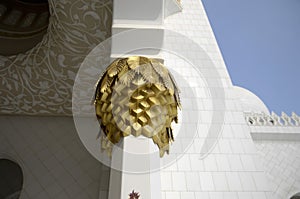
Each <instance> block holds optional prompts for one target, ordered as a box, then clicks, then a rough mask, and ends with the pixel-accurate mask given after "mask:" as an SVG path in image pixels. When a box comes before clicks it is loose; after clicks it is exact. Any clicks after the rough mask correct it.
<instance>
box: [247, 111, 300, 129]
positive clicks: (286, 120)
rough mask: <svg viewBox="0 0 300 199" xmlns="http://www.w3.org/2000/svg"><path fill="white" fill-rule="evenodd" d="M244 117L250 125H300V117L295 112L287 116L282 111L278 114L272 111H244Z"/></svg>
mask: <svg viewBox="0 0 300 199" xmlns="http://www.w3.org/2000/svg"><path fill="white" fill-rule="evenodd" d="M245 119H246V121H247V123H248V125H250V126H300V117H299V116H298V115H297V114H296V113H292V115H291V116H288V115H287V114H286V113H284V112H283V113H282V114H281V116H278V115H277V114H276V113H274V112H272V113H271V115H267V114H265V113H245Z"/></svg>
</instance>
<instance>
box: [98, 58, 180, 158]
mask: <svg viewBox="0 0 300 199" xmlns="http://www.w3.org/2000/svg"><path fill="white" fill-rule="evenodd" d="M94 104H95V109H96V116H97V119H98V121H99V124H100V131H102V132H103V133H102V136H101V147H102V149H103V150H106V151H107V152H108V154H109V155H111V152H112V147H113V145H114V144H116V143H118V142H119V141H120V139H121V138H122V137H126V136H129V135H133V136H135V137H138V136H141V135H143V136H145V137H148V138H152V139H153V142H154V143H155V144H156V145H157V146H158V147H159V150H160V157H162V156H163V155H164V153H165V152H167V153H169V144H170V143H171V142H172V141H174V136H173V131H172V128H171V123H172V122H173V121H175V122H176V123H177V122H178V116H177V107H179V108H180V107H181V106H180V99H179V91H178V88H177V86H176V83H175V80H174V78H173V76H172V75H171V74H170V73H169V71H168V69H167V68H166V67H165V66H164V65H163V64H162V63H161V62H160V61H159V60H157V59H150V58H146V57H139V56H134V57H128V58H121V59H116V60H115V61H114V62H113V63H112V64H110V65H109V66H108V68H107V69H106V71H105V72H104V74H103V75H102V77H101V78H100V80H99V81H98V83H97V85H96V92H95V98H94Z"/></svg>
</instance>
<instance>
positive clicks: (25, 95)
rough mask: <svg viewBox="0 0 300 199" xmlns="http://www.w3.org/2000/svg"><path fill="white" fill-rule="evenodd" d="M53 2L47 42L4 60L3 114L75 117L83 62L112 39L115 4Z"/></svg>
mask: <svg viewBox="0 0 300 199" xmlns="http://www.w3.org/2000/svg"><path fill="white" fill-rule="evenodd" d="M49 4H50V15H51V16H50V20H49V26H48V30H47V34H46V35H45V36H44V38H43V41H42V42H40V43H39V44H38V45H37V46H36V47H35V48H33V49H31V50H29V51H28V52H26V53H24V54H19V55H16V56H9V57H5V56H0V113H2V114H27V115H35V114H46V115H71V113H72V111H71V109H72V107H71V105H72V103H71V101H72V88H73V83H74V79H75V76H76V72H77V70H78V69H79V67H80V64H81V63H82V61H83V60H84V58H85V56H86V55H87V54H88V53H89V52H90V51H91V50H92V49H93V48H94V47H95V46H96V45H97V44H99V43H100V42H101V41H103V40H105V39H106V38H108V37H110V36H111V31H110V29H111V24H112V1H111V0H103V1H98V0H77V1H73V0H49ZM108 50H109V49H108ZM99 56H101V55H99Z"/></svg>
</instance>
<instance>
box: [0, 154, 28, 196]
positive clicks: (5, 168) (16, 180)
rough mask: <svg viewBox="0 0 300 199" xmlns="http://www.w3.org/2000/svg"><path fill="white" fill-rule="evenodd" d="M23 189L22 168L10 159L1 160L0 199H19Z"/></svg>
mask: <svg viewBox="0 0 300 199" xmlns="http://www.w3.org/2000/svg"><path fill="white" fill-rule="evenodd" d="M22 187H23V172H22V169H21V167H20V166H19V165H18V164H17V163H15V162H13V161H11V160H8V159H0V198H2V199H17V198H19V197H20V194H21V190H22Z"/></svg>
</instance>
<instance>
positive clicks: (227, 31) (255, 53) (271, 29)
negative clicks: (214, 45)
mask: <svg viewBox="0 0 300 199" xmlns="http://www.w3.org/2000/svg"><path fill="white" fill-rule="evenodd" d="M202 2H203V4H204V6H205V9H206V11H207V14H208V17H209V20H210V23H211V25H212V28H213V30H214V33H215V36H216V38H217V40H218V44H219V46H220V49H221V51H222V54H223V57H224V59H225V62H226V65H227V68H228V70H229V73H230V76H231V78H232V81H233V83H234V84H235V85H238V86H242V87H244V88H247V89H249V90H250V91H252V92H253V93H255V94H256V95H257V96H259V97H260V98H261V99H262V100H263V101H264V102H265V104H266V105H267V106H268V108H269V110H270V111H274V112H276V113H278V114H279V113H281V111H284V112H286V113H287V114H290V113H291V112H292V111H294V112H296V113H297V114H298V115H300V0H251V1H242V0H202Z"/></svg>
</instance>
